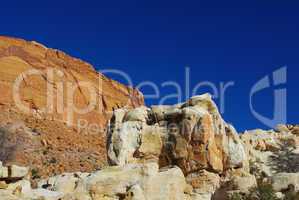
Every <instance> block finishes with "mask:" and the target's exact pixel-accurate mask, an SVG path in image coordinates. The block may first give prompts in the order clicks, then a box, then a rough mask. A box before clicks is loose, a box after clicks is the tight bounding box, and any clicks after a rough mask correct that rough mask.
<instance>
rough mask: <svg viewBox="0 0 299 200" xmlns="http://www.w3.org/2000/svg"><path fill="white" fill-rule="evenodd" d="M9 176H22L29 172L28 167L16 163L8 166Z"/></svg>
mask: <svg viewBox="0 0 299 200" xmlns="http://www.w3.org/2000/svg"><path fill="white" fill-rule="evenodd" d="M10 171H11V175H10V177H11V178H23V177H25V176H26V175H28V173H29V168H28V167H20V166H17V165H12V166H10Z"/></svg>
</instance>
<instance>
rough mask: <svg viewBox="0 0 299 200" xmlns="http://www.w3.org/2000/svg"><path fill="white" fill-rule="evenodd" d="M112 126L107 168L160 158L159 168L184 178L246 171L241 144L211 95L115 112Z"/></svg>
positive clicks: (245, 158) (108, 144)
mask: <svg viewBox="0 0 299 200" xmlns="http://www.w3.org/2000/svg"><path fill="white" fill-rule="evenodd" d="M124 113H125V114H124ZM146 115H147V116H146ZM121 122H122V123H121ZM110 127H111V129H110V130H109V132H108V143H107V146H108V159H109V161H110V164H114V165H120V166H123V165H125V164H127V163H138V162H146V161H147V160H148V161H152V160H153V158H154V159H155V160H157V159H158V158H159V163H160V167H164V166H169V165H173V164H174V163H175V164H176V165H177V166H179V167H180V168H181V169H182V170H183V172H184V174H188V173H190V172H193V171H198V170H202V169H207V170H210V171H214V172H219V173H220V172H223V171H225V170H226V169H229V168H237V167H245V166H246V167H247V168H248V162H247V164H246V160H247V157H246V153H245V150H244V147H243V144H242V141H241V140H240V139H239V136H238V135H237V133H236V131H235V130H234V128H233V127H232V126H230V125H228V124H226V123H225V122H224V120H223V119H222V118H221V116H220V114H219V112H218V109H217V107H216V105H215V103H214V102H213V101H212V98H211V96H210V95H209V94H204V95H199V96H195V97H192V98H191V99H190V100H188V101H187V102H186V103H183V104H180V105H174V106H152V107H151V109H150V110H148V109H147V108H145V107H141V108H137V109H133V110H131V111H127V110H124V111H121V110H118V111H116V112H115V114H114V116H113V117H112V120H111V121H110ZM153 130H155V131H153ZM149 132H151V133H152V134H149ZM161 141H162V143H161ZM157 161H158V160H157Z"/></svg>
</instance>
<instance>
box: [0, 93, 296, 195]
mask: <svg viewBox="0 0 299 200" xmlns="http://www.w3.org/2000/svg"><path fill="white" fill-rule="evenodd" d="M298 131H299V126H290V125H287V126H286V125H280V126H278V127H277V129H276V130H269V131H263V130H252V131H246V132H245V133H243V134H240V135H238V134H237V132H236V131H235V129H234V128H233V127H232V125H229V124H227V123H226V122H225V121H224V120H223V119H222V118H221V116H220V114H219V112H218V109H217V107H216V106H215V104H214V102H213V101H212V100H211V97H210V95H208V94H205V95H201V96H195V97H192V98H191V99H190V100H189V101H187V102H185V103H182V104H179V105H174V106H153V107H151V108H147V107H138V108H135V109H118V110H115V111H114V115H113V116H112V119H111V121H110V123H109V129H108V134H107V151H108V153H107V154H108V158H109V164H110V166H107V167H105V168H103V169H102V170H98V171H95V172H92V173H81V172H77V173H63V174H61V175H58V176H54V177H51V178H47V179H39V180H38V184H37V185H36V187H35V189H32V187H30V177H26V175H25V174H26V173H24V172H26V168H20V167H16V166H9V167H8V168H7V167H2V170H0V175H1V174H2V176H0V181H1V180H2V182H0V183H1V184H0V188H1V187H2V188H3V189H2V190H1V189H0V196H2V197H5V199H8V200H11V199H24V200H25V199H26V200H27V199H28V200H29V199H46V200H58V199H60V200H184V199H185V200H211V199H213V200H223V199H229V198H231V196H233V195H234V194H238V195H240V196H238V199H242V195H246V194H248V193H250V192H251V191H253V189H254V188H256V187H258V185H259V186H260V184H261V183H263V184H267V185H270V186H271V191H272V190H273V195H276V196H277V198H278V199H285V198H286V196H285V195H287V194H289V193H288V192H290V190H292V192H294V193H296V192H299V167H298V166H299V165H298V160H299V134H298V133H299V132H298ZM8 169H10V170H8ZM7 171H10V173H7ZM27 171H28V170H27ZM1 172H2V173H1ZM12 174H15V175H14V176H15V177H13V176H12ZM1 177H2V179H1ZM263 195H264V194H262V193H261V194H257V195H255V196H253V197H252V196H251V197H250V198H249V199H257V200H258V199H266V196H263ZM267 195H269V192H268V193H267ZM261 196H263V198H261ZM277 198H276V197H275V199H277ZM247 199H248V198H247ZM268 199H269V197H268ZM270 199H274V197H273V198H272V197H271V198H270ZM287 199H294V200H296V199H297V197H295V196H293V197H291V198H289V196H288V198H287Z"/></svg>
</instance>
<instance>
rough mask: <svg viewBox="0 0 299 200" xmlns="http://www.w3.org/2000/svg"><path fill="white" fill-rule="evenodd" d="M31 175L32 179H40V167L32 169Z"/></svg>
mask: <svg viewBox="0 0 299 200" xmlns="http://www.w3.org/2000/svg"><path fill="white" fill-rule="evenodd" d="M31 177H32V179H39V178H40V175H39V171H38V169H32V170H31Z"/></svg>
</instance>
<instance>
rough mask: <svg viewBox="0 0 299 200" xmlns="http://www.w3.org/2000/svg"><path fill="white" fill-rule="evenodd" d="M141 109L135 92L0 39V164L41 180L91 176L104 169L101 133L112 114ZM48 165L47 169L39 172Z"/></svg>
mask: <svg viewBox="0 0 299 200" xmlns="http://www.w3.org/2000/svg"><path fill="white" fill-rule="evenodd" d="M87 86H88V87H87ZM14 91H15V92H14ZM92 96H93V97H94V98H92ZM93 100H94V101H93ZM91 102H94V104H93V105H95V106H94V108H93V109H91V110H90V111H88V112H84V113H78V112H76V111H75V110H74V108H77V109H79V110H81V109H84V108H87V107H88V106H89V105H90V104H91ZM141 105H143V96H142V94H141V93H140V92H139V91H137V90H135V89H132V88H131V87H127V86H125V85H122V84H120V83H118V82H116V81H113V80H111V79H109V78H107V77H106V76H104V75H103V74H101V73H98V72H97V71H96V70H95V69H94V68H93V66H92V65H90V64H89V63H87V62H84V61H82V60H80V59H77V58H74V57H71V56H69V55H67V54H66V53H64V52H62V51H59V50H56V49H51V48H48V47H45V46H43V45H41V44H39V43H37V42H30V41H25V40H22V39H16V38H11V37H3V36H0V129H1V128H3V131H1V130H0V135H1V139H0V143H1V142H2V141H3V142H4V143H5V145H4V146H5V148H1V149H0V160H2V161H3V163H7V164H19V165H33V166H35V167H36V168H38V169H39V173H40V175H41V176H49V175H53V174H58V173H63V172H67V171H79V170H83V171H88V172H90V171H93V170H95V169H97V168H98V167H99V166H103V165H104V164H106V157H107V156H106V147H105V145H106V138H105V134H104V132H105V131H104V129H105V127H106V124H107V121H108V120H109V119H110V117H111V115H112V111H113V110H115V109H117V108H121V107H128V108H134V107H138V106H141ZM23 107H25V108H26V109H23ZM27 109H28V110H29V111H27ZM26 127H27V128H26ZM7 129H9V130H7ZM4 132H5V133H9V134H5V135H6V136H7V137H2V136H3V134H2V133H4ZM30 132H31V133H32V134H31V133H30ZM12 147H13V148H12ZM16 147H17V148H16ZM64 154H67V156H64ZM7 155H9V156H7ZM82 157H84V158H88V157H89V158H88V159H82ZM54 159H55V160H56V161H55V162H54ZM51 160H52V161H51ZM48 163H51V167H44V166H45V165H46V164H48Z"/></svg>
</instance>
